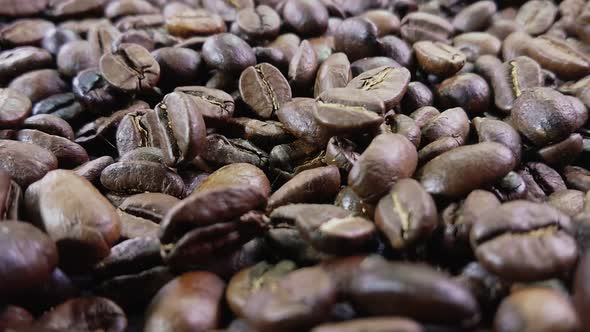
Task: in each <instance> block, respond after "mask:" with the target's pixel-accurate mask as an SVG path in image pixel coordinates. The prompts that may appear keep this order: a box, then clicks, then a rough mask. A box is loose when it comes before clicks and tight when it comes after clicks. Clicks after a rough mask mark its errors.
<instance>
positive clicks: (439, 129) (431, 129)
mask: <svg viewBox="0 0 590 332" xmlns="http://www.w3.org/2000/svg"><path fill="white" fill-rule="evenodd" d="M468 135H469V118H468V117H467V114H466V113H465V111H464V110H463V109H462V108H460V107H455V108H451V109H448V110H446V111H444V112H442V113H440V114H439V115H437V116H436V117H433V118H432V119H431V120H429V121H428V122H427V123H426V124H425V125H424V126H422V142H424V143H431V142H434V141H436V140H438V139H440V138H443V137H453V138H455V139H457V140H459V141H460V142H465V140H466V139H467V136H468Z"/></svg>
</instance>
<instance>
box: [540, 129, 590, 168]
mask: <svg viewBox="0 0 590 332" xmlns="http://www.w3.org/2000/svg"><path fill="white" fill-rule="evenodd" d="M583 150H584V143H583V139H582V136H581V135H580V134H571V135H570V136H569V137H568V138H566V139H564V140H563V141H561V142H559V143H556V144H553V145H549V146H546V147H544V148H542V149H540V150H539V151H538V154H539V156H540V157H541V160H542V161H543V162H545V163H546V164H548V165H554V166H560V165H568V164H570V163H571V162H572V161H574V160H575V159H576V158H577V157H578V156H579V155H580V154H581V153H582V151H583Z"/></svg>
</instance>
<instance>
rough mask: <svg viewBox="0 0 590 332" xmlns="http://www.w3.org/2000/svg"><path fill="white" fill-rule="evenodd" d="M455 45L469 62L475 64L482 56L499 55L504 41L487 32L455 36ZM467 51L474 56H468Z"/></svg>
mask: <svg viewBox="0 0 590 332" xmlns="http://www.w3.org/2000/svg"><path fill="white" fill-rule="evenodd" d="M453 45H454V46H455V48H457V49H458V50H459V51H461V52H463V54H465V55H466V56H467V60H468V61H470V62H475V61H476V60H477V58H478V57H479V56H481V55H486V54H490V55H498V54H499V53H500V50H501V48H502V41H501V40H500V39H498V38H497V37H495V36H494V35H492V34H489V33H487V32H467V33H462V34H460V35H457V36H455V38H453ZM464 50H465V51H464ZM467 50H469V51H471V52H472V54H466V53H468V51H467Z"/></svg>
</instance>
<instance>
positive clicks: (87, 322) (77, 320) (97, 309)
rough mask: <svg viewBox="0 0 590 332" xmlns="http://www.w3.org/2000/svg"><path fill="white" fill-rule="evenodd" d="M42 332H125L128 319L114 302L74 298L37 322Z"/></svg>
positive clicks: (92, 298) (36, 326)
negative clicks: (99, 331)
mask: <svg viewBox="0 0 590 332" xmlns="http://www.w3.org/2000/svg"><path fill="white" fill-rule="evenodd" d="M35 328H38V329H40V330H41V331H43V330H45V329H47V330H49V331H51V330H57V331H59V330H62V331H63V330H70V331H75V330H78V331H81V330H82V331H84V330H86V331H96V330H103V331H112V332H123V331H125V329H126V328H127V317H126V316H125V313H124V312H123V310H122V309H121V308H120V307H119V306H118V305H116V304H115V303H113V302H112V301H110V300H108V299H105V298H102V297H88V298H74V299H71V300H68V301H66V302H64V303H62V304H60V305H59V306H57V307H55V308H53V309H52V310H51V311H48V312H47V313H45V314H44V315H43V316H41V318H39V320H37V321H36V322H35Z"/></svg>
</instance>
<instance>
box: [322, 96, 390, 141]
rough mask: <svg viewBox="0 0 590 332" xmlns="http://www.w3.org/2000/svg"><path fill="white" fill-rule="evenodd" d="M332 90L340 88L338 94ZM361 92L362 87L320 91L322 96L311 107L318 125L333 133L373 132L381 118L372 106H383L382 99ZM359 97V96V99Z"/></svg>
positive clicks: (381, 120)
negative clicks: (316, 103) (358, 88)
mask: <svg viewBox="0 0 590 332" xmlns="http://www.w3.org/2000/svg"><path fill="white" fill-rule="evenodd" d="M334 90H341V92H340V94H341V95H340V96H338V95H337V93H334ZM348 92H350V93H348ZM362 92H364V91H363V90H355V89H349V88H344V89H342V88H340V89H332V90H328V91H326V92H324V93H323V94H322V95H320V99H321V100H320V101H319V102H318V105H317V107H316V108H315V109H314V113H313V115H314V118H315V119H316V121H317V122H318V124H319V125H320V126H323V127H325V128H327V129H328V131H329V132H330V133H331V134H333V135H354V134H360V133H363V132H374V131H375V130H376V129H377V128H378V127H379V125H380V124H381V123H382V122H383V118H382V117H381V116H380V115H379V114H377V113H375V112H374V110H376V111H377V112H379V111H380V110H383V109H384V107H383V102H382V101H381V100H380V99H379V98H377V97H375V96H372V95H370V94H363V93H362ZM343 97H344V98H343ZM358 97H360V98H361V99H360V100H359V98H358ZM367 97H369V98H367ZM349 98H350V99H349ZM347 99H348V100H347Z"/></svg>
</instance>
